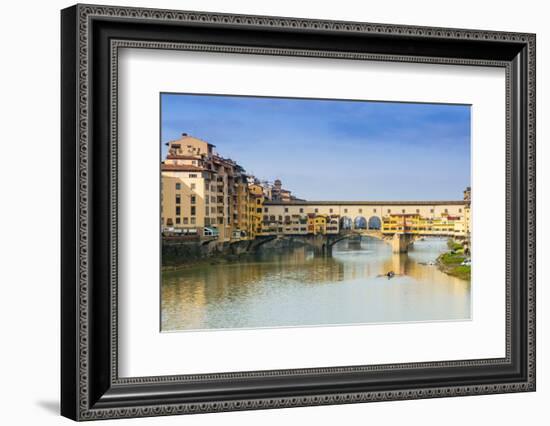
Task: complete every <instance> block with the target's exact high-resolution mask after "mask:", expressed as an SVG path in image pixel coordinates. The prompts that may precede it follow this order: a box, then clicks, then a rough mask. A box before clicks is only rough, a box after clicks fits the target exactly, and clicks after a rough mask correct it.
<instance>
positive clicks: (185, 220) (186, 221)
mask: <svg viewBox="0 0 550 426" xmlns="http://www.w3.org/2000/svg"><path fill="white" fill-rule="evenodd" d="M188 223H189V219H188V218H186V217H184V218H183V224H184V225H187V224H188Z"/></svg>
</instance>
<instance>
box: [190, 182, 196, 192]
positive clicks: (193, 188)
mask: <svg viewBox="0 0 550 426" xmlns="http://www.w3.org/2000/svg"><path fill="white" fill-rule="evenodd" d="M196 187H197V184H196V183H192V184H191V190H192V191H194V190H195V188H196Z"/></svg>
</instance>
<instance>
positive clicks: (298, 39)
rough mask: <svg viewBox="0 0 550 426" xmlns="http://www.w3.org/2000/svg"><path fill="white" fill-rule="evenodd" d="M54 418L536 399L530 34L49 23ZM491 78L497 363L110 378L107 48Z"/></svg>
mask: <svg viewBox="0 0 550 426" xmlns="http://www.w3.org/2000/svg"><path fill="white" fill-rule="evenodd" d="M61 28H62V32H61V36H62V39H61V48H62V75H61V79H62V93H61V99H62V123H61V131H62V132H61V133H62V141H61V145H62V146H61V148H62V149H61V159H62V183H61V191H62V218H61V220H62V235H61V238H62V253H61V254H62V282H61V320H62V328H61V337H62V348H61V349H62V351H61V353H62V358H61V367H62V368H61V369H62V375H61V384H62V389H61V413H62V415H64V416H66V417H68V418H71V419H73V420H93V419H106V418H123V417H141V416H160V415H171V414H189V413H206V412H219V411H231V410H249V409H267V408H282V407H294V406H314V405H324V404H346V403H357V402H370V401H384V400H402V399H417V398H437V397H446V396H465V395H479V394H491V393H505V392H525V391H534V390H535V42H536V38H535V35H534V34H523V33H509V32H494V31H478V30H464V29H449V28H429V27H414V26H403V25H386V24H370V23H359V22H336V21H323V20H309V19H297V18H280V17H268V16H244V15H229V14H217V13H203V12H187V11H170V10H156V9H141V8H128V7H107V6H96V5H76V6H73V7H70V8H67V9H64V10H63V11H62V13H61ZM123 47H132V48H138V49H139V48H145V49H164V50H171V49H174V50H182V49H183V50H194V51H210V52H212V51H213V52H226V53H239V54H243V55H246V54H251V53H252V54H260V55H272V56H275V57H276V56H292V55H295V56H300V57H316V58H331V59H352V60H369V61H390V62H391V61H394V62H411V63H427V64H452V65H462V66H472V65H477V66H490V67H500V68H504V69H505V72H506V126H507V129H506V161H507V164H506V207H507V211H506V342H505V344H506V356H505V357H503V358H493V359H475V360H457V361H435V362H422V363H404V364H376V365H354V366H326V367H324V368H308V369H292V370H269V371H264V370H262V371H252V372H240V373H235V372H227V373H224V372H220V373H212V374H198V375H174V376H155V377H131V378H128V377H124V378H121V377H119V374H118V363H119V359H118V319H117V306H118V295H117V283H118V281H117V280H118V275H117V273H118V272H117V259H118V256H119V252H118V240H117V232H118V224H117V205H118V204H117V203H118V200H119V191H121V190H123V189H122V188H119V186H118V180H117V179H118V174H117V164H118V163H117V116H118V113H119V111H118V109H117V106H118V103H117V88H118V84H119V78H120V76H119V75H118V74H117V70H118V67H117V66H118V65H117V64H118V62H117V61H118V51H119V49H120V48H123Z"/></svg>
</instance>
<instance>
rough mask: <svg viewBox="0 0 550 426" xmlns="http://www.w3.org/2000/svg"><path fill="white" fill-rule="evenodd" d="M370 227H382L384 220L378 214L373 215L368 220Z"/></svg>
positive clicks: (377, 228)
mask: <svg viewBox="0 0 550 426" xmlns="http://www.w3.org/2000/svg"><path fill="white" fill-rule="evenodd" d="M368 229H376V230H379V229H382V220H381V219H380V217H378V216H371V217H370V218H369V222H368Z"/></svg>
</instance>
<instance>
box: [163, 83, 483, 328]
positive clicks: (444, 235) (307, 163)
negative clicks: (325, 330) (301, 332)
mask: <svg viewBox="0 0 550 426" xmlns="http://www.w3.org/2000/svg"><path fill="white" fill-rule="evenodd" d="M160 123H161V128H160V149H159V151H160V176H159V178H160V188H161V191H160V200H159V202H160V209H159V211H160V218H159V219H160V232H159V234H160V239H161V271H160V274H161V280H160V282H161V289H160V295H161V296H160V298H161V300H160V303H159V305H160V330H161V331H162V332H177V331H192V330H195V331H199V330H200V331H206V330H228V329H256V328H279V327H312V326H343V325H355V324H380V323H400V322H426V321H469V320H471V305H472V303H473V302H472V291H471V290H472V289H471V287H472V285H475V283H472V282H471V268H472V264H471V253H472V244H471V241H472V227H471V219H470V218H471V208H472V206H471V191H472V188H471V105H466V104H439V103H414V102H384V101H378V100H376V101H373V100H348V99H309V98H284V97H265V96H262V97H260V96H242V95H226V94H224V95H219V94H202V93H201V94H191V93H161V94H160Z"/></svg>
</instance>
